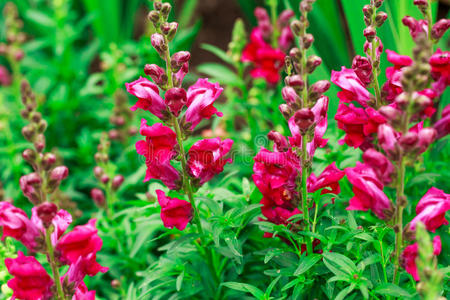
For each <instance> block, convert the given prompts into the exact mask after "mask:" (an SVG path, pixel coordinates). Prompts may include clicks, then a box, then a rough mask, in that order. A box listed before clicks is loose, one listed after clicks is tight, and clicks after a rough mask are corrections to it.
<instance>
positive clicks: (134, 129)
mask: <svg viewBox="0 0 450 300" xmlns="http://www.w3.org/2000/svg"><path fill="white" fill-rule="evenodd" d="M138 131H139V130H138V129H137V127H136V126H131V127H130V128H128V134H129V135H135V134H137V133H138Z"/></svg>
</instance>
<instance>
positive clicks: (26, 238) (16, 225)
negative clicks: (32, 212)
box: [0, 201, 43, 251]
mask: <svg viewBox="0 0 450 300" xmlns="http://www.w3.org/2000/svg"><path fill="white" fill-rule="evenodd" d="M0 227H1V228H2V229H3V236H2V240H4V239H5V238H6V237H7V236H9V237H12V238H14V239H16V240H18V241H20V242H21V243H22V244H24V245H25V247H27V248H28V249H29V250H30V251H35V250H36V249H35V248H36V247H37V246H38V242H37V239H38V238H40V239H41V240H43V235H42V233H41V231H40V230H39V228H38V226H37V225H36V224H35V223H33V222H32V221H31V220H30V219H28V216H27V214H26V213H25V212H24V211H23V210H22V209H20V208H17V207H15V206H14V205H12V204H11V203H9V202H4V201H2V202H0Z"/></svg>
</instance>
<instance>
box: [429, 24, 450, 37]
mask: <svg viewBox="0 0 450 300" xmlns="http://www.w3.org/2000/svg"><path fill="white" fill-rule="evenodd" d="M449 27H450V19H440V20H439V21H437V22H436V23H435V24H434V25H433V28H432V29H431V37H432V38H433V39H436V40H439V39H440V38H441V37H442V36H443V35H444V33H445V32H446V31H447V29H448V28H449Z"/></svg>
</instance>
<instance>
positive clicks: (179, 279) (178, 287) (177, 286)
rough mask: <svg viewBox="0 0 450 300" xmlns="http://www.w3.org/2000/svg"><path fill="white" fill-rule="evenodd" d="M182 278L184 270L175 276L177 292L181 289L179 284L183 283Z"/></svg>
mask: <svg viewBox="0 0 450 300" xmlns="http://www.w3.org/2000/svg"><path fill="white" fill-rule="evenodd" d="M183 279H184V270H183V272H181V273H180V275H178V277H177V283H176V288H177V291H178V292H179V291H180V290H181V285H182V284H183Z"/></svg>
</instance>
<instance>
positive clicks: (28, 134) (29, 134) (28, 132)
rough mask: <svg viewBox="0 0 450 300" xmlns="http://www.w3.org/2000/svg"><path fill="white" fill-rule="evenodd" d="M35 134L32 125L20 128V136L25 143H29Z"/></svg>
mask: <svg viewBox="0 0 450 300" xmlns="http://www.w3.org/2000/svg"><path fill="white" fill-rule="evenodd" d="M35 134H36V130H35V128H34V126H33V125H32V124H28V125H27V126H25V127H23V128H22V135H23V136H24V137H25V139H26V140H27V141H31V140H32V139H33V137H34V135H35Z"/></svg>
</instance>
